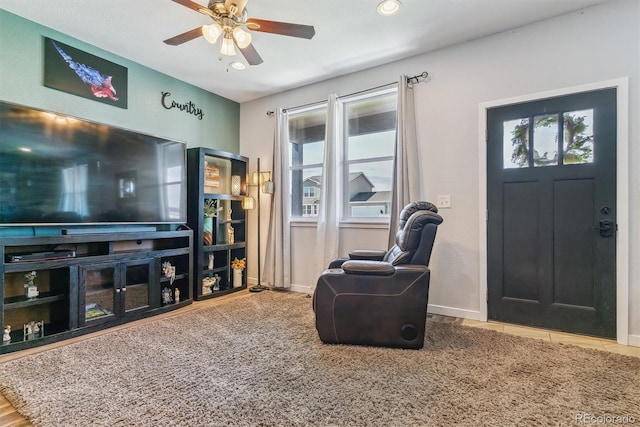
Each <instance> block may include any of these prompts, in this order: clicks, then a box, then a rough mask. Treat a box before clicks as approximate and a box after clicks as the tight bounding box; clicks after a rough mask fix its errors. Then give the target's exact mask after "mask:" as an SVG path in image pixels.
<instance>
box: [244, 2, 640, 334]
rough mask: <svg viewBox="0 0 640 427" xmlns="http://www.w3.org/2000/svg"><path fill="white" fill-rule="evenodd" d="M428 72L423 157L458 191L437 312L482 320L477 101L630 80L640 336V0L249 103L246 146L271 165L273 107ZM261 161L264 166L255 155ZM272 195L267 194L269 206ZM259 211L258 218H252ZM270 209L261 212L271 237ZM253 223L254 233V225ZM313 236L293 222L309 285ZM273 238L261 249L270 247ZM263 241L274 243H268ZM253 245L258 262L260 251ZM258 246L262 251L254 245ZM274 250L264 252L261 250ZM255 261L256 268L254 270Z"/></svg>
mask: <svg viewBox="0 0 640 427" xmlns="http://www.w3.org/2000/svg"><path fill="white" fill-rule="evenodd" d="M422 71H428V72H429V75H430V78H429V79H430V81H429V82H428V83H421V84H419V85H417V86H415V89H414V90H415V99H416V110H417V111H416V117H417V122H418V136H419V139H420V141H421V147H420V163H421V166H422V176H423V179H424V183H423V184H424V186H425V195H426V199H427V200H430V201H435V200H436V196H437V195H439V194H450V195H451V200H452V208H451V209H447V210H441V211H440V212H441V214H442V216H443V217H444V220H445V221H444V223H443V224H442V225H441V226H440V228H439V231H438V237H437V238H436V247H435V248H434V253H433V256H432V259H431V264H430V265H431V270H432V278H431V290H430V296H429V302H430V304H429V308H430V311H433V312H440V313H446V314H451V315H457V316H463V317H469V318H480V317H481V310H482V308H481V307H480V304H481V303H480V301H481V298H480V294H479V293H480V277H479V275H480V265H479V253H480V248H479V244H480V243H479V237H478V236H479V233H480V229H479V227H480V225H479V224H480V221H478V210H479V196H478V180H479V166H478V164H479V156H484V155H485V153H484V152H481V150H480V148H479V147H480V142H479V141H478V130H479V129H480V123H479V119H478V108H479V104H481V103H484V102H488V101H492V100H497V99H504V98H510V97H515V96H522V95H526V94H531V93H537V92H544V91H549V90H555V89H561V88H565V87H570V86H578V85H582V84H588V83H593V82H599V81H604V80H610V79H617V78H623V77H628V78H629V145H630V147H629V161H630V165H631V167H630V176H629V188H630V191H629V192H630V194H631V200H629V207H630V213H629V217H630V219H631V221H630V222H631V224H630V230H629V239H630V266H629V287H630V292H629V293H630V301H629V307H630V315H629V333H630V335H631V337H630V339H629V342H630V343H631V344H634V345H640V262H638V261H639V260H640V259H639V258H640V227H639V226H638V225H637V224H634V220H633V219H634V218H639V217H640V194H639V192H638V190H639V189H640V170H639V168H637V167H633V165H635V164H639V163H640V147H639V146H638V143H639V142H640V141H639V140H640V127H639V124H638V120H637V118H638V117H639V113H640V105H639V104H640V94H639V91H640V85H639V81H640V2H638V1H636V0H614V1H611V2H608V3H605V4H602V5H598V6H594V7H591V8H587V9H585V10H583V11H579V12H575V13H570V14H567V15H564V16H561V17H558V18H554V19H550V20H546V21H542V22H538V23H535V24H532V25H527V26H525V27H521V28H517V29H514V30H511V31H507V32H503V33H499V34H496V35H493V36H489V37H485V38H482V39H479V40H476V41H472V42H468V43H464V44H460V45H456V46H452V47H449V48H445V49H441V50H438V51H435V52H431V53H428V54H424V55H421V56H417V57H414V58H410V59H406V60H402V61H398V62H394V63H391V64H387V65H384V66H380V67H376V68H372V69H369V70H366V71H362V72H358V73H355V74H351V75H347V76H343V77H340V78H336V79H332V80H328V81H324V82H320V83H316V84H313V85H310V86H306V87H303V88H299V89H296V90H292V91H288V92H284V93H281V94H277V95H274V96H270V97H266V98H262V99H259V100H255V101H252V102H247V103H244V104H241V106H240V149H241V153H242V154H244V155H247V156H251V157H252V158H255V157H258V156H259V157H261V158H262V160H261V161H262V166H263V168H264V169H270V168H271V164H272V161H271V158H272V152H271V151H272V140H273V128H274V119H272V118H269V117H267V115H266V112H267V111H268V110H273V109H274V108H276V107H294V106H297V105H301V104H306V103H309V102H315V101H319V100H322V99H325V98H326V97H327V95H328V94H329V93H331V92H335V93H337V94H338V95H344V94H348V93H352V92H356V91H359V90H363V89H366V88H369V87H374V86H379V85H381V84H384V83H389V82H393V81H395V80H396V79H397V77H398V75H400V74H407V75H415V74H419V73H421V72H422ZM252 167H255V164H254V163H252ZM268 202H269V200H268V199H267V198H266V197H265V198H263V212H267V211H268ZM253 221H255V216H253ZM267 221H268V218H267V215H266V214H265V215H263V226H262V231H263V235H265V236H266V230H267ZM255 231H256V230H255V223H253V224H251V226H250V229H249V232H250V234H249V235H253V233H255ZM342 233H343V237H345V238H343V241H347V242H348V243H347V244H345V245H344V247H343V248H342V249H341V253H342V254H345V253H346V252H347V251H348V249H349V248H351V247H380V248H382V247H384V246H385V241H386V230H381V229H376V230H368V229H363V228H357V229H352V228H343V229H342ZM314 237H315V234H314V233H313V230H311V229H308V228H294V230H293V232H292V253H294V254H296V255H294V256H293V265H294V266H295V268H294V271H293V274H292V278H293V282H294V283H295V284H296V285H300V286H302V287H304V286H309V285H310V284H312V283H314V282H315V277H311V275H310V274H309V272H310V271H313V259H312V258H311V257H310V254H309V248H312V247H313V245H314V241H313V239H314ZM264 240H266V239H263V247H264ZM263 250H264V248H263ZM255 251H256V248H255V245H253V246H251V247H250V260H255ZM252 253H253V255H252ZM263 259H264V256H263ZM255 271H256V266H255V265H252V263H251V261H250V262H249V275H250V276H252V277H255V276H256V273H255Z"/></svg>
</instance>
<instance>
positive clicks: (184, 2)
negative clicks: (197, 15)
mask: <svg viewBox="0 0 640 427" xmlns="http://www.w3.org/2000/svg"><path fill="white" fill-rule="evenodd" d="M173 1H174V2H176V3H178V4H181V5H183V6H184V7H188V8H189V9H193V10H195V11H196V12H200V9H206V7H204V6H203V5H201V4H198V3H196V2H193V1H191V0H173ZM201 13H202V12H201Z"/></svg>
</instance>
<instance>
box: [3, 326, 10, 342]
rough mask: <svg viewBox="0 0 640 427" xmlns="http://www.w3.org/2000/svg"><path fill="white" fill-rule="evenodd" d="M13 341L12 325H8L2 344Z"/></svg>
mask: <svg viewBox="0 0 640 427" xmlns="http://www.w3.org/2000/svg"><path fill="white" fill-rule="evenodd" d="M9 341H11V325H7V326H6V327H5V328H4V334H3V335H2V342H4V343H7V342H9Z"/></svg>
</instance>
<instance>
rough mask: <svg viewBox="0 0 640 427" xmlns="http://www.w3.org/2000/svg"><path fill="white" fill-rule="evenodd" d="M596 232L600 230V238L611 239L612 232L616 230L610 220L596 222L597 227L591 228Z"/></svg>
mask: <svg viewBox="0 0 640 427" xmlns="http://www.w3.org/2000/svg"><path fill="white" fill-rule="evenodd" d="M593 228H595V229H596V230H600V237H613V232H614V231H615V229H616V224H615V223H614V222H613V221H611V220H610V219H601V220H600V221H599V222H598V226H597V227H593Z"/></svg>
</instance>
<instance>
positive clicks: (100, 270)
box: [81, 265, 118, 323]
mask: <svg viewBox="0 0 640 427" xmlns="http://www.w3.org/2000/svg"><path fill="white" fill-rule="evenodd" d="M117 279H118V278H117V269H116V266H115V265H112V266H102V267H91V268H87V269H84V271H83V280H84V288H85V294H84V296H85V307H81V308H84V313H85V321H86V322H87V323H89V322H96V321H98V320H100V319H105V318H109V317H113V316H114V313H115V311H116V305H115V292H114V291H115V289H116V287H117V286H118V284H117Z"/></svg>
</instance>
